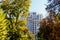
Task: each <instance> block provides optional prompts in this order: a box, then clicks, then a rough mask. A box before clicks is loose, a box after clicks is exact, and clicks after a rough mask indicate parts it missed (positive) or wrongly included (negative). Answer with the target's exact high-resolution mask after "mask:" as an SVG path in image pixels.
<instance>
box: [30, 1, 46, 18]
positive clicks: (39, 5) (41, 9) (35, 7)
mask: <svg viewBox="0 0 60 40" xmlns="http://www.w3.org/2000/svg"><path fill="white" fill-rule="evenodd" d="M45 4H47V0H32V2H31V6H30V12H37V14H42V15H43V17H46V13H47V12H46V10H45V8H46V5H45Z"/></svg>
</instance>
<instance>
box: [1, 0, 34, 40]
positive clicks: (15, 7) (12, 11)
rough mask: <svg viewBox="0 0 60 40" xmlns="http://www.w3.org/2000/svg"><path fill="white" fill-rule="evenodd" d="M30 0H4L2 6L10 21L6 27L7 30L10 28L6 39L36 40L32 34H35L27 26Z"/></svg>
mask: <svg viewBox="0 0 60 40" xmlns="http://www.w3.org/2000/svg"><path fill="white" fill-rule="evenodd" d="M30 1H31V0H2V2H1V5H0V6H1V8H2V9H3V11H4V13H5V14H6V16H5V17H6V19H7V20H8V23H9V25H8V27H6V30H8V31H6V32H7V34H6V40H34V37H33V36H31V35H33V34H32V33H30V32H29V30H28V28H27V26H26V24H27V21H26V17H27V16H28V11H29V6H30ZM21 17H23V18H21ZM4 23H5V22H4ZM6 26H7V25H6ZM4 27H5V26H4ZM4 40H5V39H4Z"/></svg>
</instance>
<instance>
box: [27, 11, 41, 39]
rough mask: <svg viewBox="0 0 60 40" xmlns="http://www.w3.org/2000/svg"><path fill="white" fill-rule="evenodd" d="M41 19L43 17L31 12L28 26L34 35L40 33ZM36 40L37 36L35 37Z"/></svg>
mask: <svg viewBox="0 0 60 40" xmlns="http://www.w3.org/2000/svg"><path fill="white" fill-rule="evenodd" d="M41 17H42V16H41V15H37V14H36V12H31V13H29V14H28V18H27V21H28V23H27V26H28V28H29V30H30V31H31V32H32V33H33V34H36V32H37V31H38V28H39V27H40V25H39V23H40V19H41ZM35 39H36V36H35Z"/></svg>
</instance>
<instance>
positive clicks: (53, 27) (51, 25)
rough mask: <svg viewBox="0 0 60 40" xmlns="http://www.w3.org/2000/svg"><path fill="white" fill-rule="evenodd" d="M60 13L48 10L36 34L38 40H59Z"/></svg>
mask: <svg viewBox="0 0 60 40" xmlns="http://www.w3.org/2000/svg"><path fill="white" fill-rule="evenodd" d="M59 18H60V13H57V14H56V13H55V12H54V11H53V10H50V14H49V16H48V17H46V18H44V19H42V21H41V22H40V28H39V32H38V38H39V40H40V39H41V38H43V40H60V25H59V24H60V19H59Z"/></svg>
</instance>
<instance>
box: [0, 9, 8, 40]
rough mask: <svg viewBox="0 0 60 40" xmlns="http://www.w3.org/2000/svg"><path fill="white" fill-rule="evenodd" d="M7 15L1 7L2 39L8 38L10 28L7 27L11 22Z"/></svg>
mask: <svg viewBox="0 0 60 40" xmlns="http://www.w3.org/2000/svg"><path fill="white" fill-rule="evenodd" d="M5 16H6V14H5V13H4V12H3V10H2V9H1V8H0V40H6V37H7V32H8V30H7V29H6V28H7V26H8V25H9V23H8V20H7V19H6V17H5Z"/></svg>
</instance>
